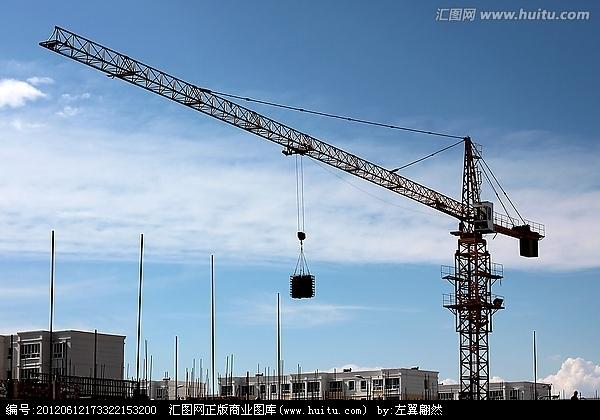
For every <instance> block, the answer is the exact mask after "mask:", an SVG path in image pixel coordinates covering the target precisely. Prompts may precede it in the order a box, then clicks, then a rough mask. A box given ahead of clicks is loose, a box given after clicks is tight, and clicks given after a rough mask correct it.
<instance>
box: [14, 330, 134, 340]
mask: <svg viewBox="0 0 600 420" xmlns="http://www.w3.org/2000/svg"><path fill="white" fill-rule="evenodd" d="M32 333H33V334H35V333H47V334H50V331H48V330H31V331H17V335H20V334H32ZM58 333H81V334H94V331H83V330H56V331H53V332H52V334H58ZM98 335H108V336H111V337H123V338H127V336H126V335H121V334H111V333H103V332H100V331H98Z"/></svg>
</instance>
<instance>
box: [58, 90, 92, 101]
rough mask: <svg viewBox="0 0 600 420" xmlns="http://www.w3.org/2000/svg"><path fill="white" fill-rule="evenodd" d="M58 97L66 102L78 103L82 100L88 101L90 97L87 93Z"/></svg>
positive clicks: (64, 94)
mask: <svg viewBox="0 0 600 420" xmlns="http://www.w3.org/2000/svg"><path fill="white" fill-rule="evenodd" d="M60 97H61V98H62V99H63V100H64V101H66V102H74V101H80V100H82V99H90V98H91V95H90V94H89V93H88V92H85V93H78V94H74V93H63V94H62V95H60Z"/></svg>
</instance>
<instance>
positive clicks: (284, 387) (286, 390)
mask: <svg viewBox="0 0 600 420" xmlns="http://www.w3.org/2000/svg"><path fill="white" fill-rule="evenodd" d="M281 393H282V394H289V393H290V384H281Z"/></svg>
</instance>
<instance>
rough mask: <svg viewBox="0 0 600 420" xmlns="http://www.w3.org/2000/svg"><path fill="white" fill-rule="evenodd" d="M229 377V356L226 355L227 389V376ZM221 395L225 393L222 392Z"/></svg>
mask: <svg viewBox="0 0 600 420" xmlns="http://www.w3.org/2000/svg"><path fill="white" fill-rule="evenodd" d="M228 377H229V356H226V362H225V389H227V378H228ZM221 395H223V393H221ZM225 396H227V392H226V394H225Z"/></svg>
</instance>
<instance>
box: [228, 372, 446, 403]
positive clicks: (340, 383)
mask: <svg viewBox="0 0 600 420" xmlns="http://www.w3.org/2000/svg"><path fill="white" fill-rule="evenodd" d="M280 391H281V399H285V400H307V399H308V400H310V399H315V400H316V399H357V400H361V399H362V400H367V399H369V400H371V399H390V400H393V399H402V400H427V399H437V395H438V372H435V371H429V370H419V369H418V368H411V369H405V368H398V369H378V370H369V371H359V372H352V371H351V370H349V369H344V371H342V372H335V373H332V372H313V373H306V372H305V373H300V374H297V373H295V374H288V375H282V377H281V390H280ZM219 393H220V396H221V397H234V398H242V399H246V398H247V399H267V400H268V399H278V398H279V394H278V378H277V376H264V374H257V375H253V376H250V375H247V376H242V377H233V378H227V379H225V378H221V379H220V380H219Z"/></svg>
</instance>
